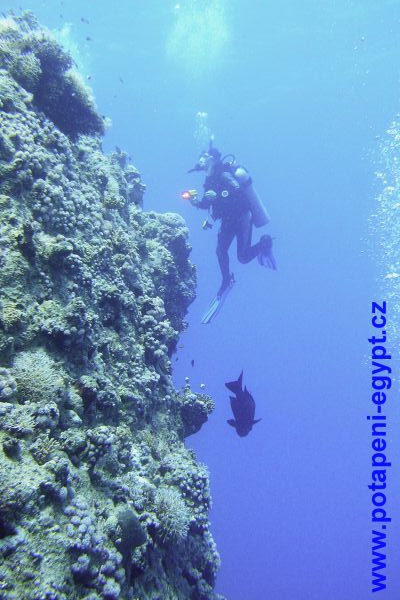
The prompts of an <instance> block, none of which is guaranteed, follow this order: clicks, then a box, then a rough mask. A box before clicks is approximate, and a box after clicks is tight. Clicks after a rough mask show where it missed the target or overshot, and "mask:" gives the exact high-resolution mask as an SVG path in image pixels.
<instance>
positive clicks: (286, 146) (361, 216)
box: [2, 0, 400, 600]
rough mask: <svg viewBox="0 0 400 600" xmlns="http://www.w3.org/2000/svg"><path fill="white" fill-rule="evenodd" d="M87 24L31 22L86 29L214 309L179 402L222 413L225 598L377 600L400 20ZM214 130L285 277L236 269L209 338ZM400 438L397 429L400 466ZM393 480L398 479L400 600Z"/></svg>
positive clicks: (45, 18) (185, 19)
mask: <svg viewBox="0 0 400 600" xmlns="http://www.w3.org/2000/svg"><path fill="white" fill-rule="evenodd" d="M2 4H4V8H11V7H13V6H14V7H18V6H21V4H20V3H13V2H8V3H7V2H5V1H4V0H2ZM83 4H84V3H82V2H79V1H78V0H64V2H57V1H54V0H51V1H50V0H48V1H43V2H40V1H39V0H31V1H30V2H26V3H24V4H23V7H24V8H32V9H33V10H34V11H35V12H36V14H37V15H38V16H39V18H40V20H41V21H42V22H43V23H44V24H45V25H47V26H48V27H50V28H61V27H63V26H65V24H66V23H69V24H71V27H70V34H69V38H70V39H72V40H74V42H75V43H76V44H77V47H78V49H79V53H80V59H81V61H82V65H83V69H84V73H85V76H90V77H91V79H90V84H91V85H92V87H93V89H94V92H95V95H96V98H97V102H98V105H99V107H100V109H101V111H102V112H103V113H104V114H106V115H108V116H110V117H111V118H112V121H113V126H112V128H111V129H110V131H109V132H108V134H107V136H106V138H105V143H104V147H105V149H106V150H111V149H112V148H113V146H114V145H118V146H120V147H122V148H124V149H126V150H127V151H128V152H129V153H130V155H131V156H132V160H133V162H134V164H135V165H136V166H137V167H138V168H139V169H140V170H141V172H142V175H143V179H144V181H145V182H146V183H147V185H148V191H147V194H146V199H145V209H146V210H152V209H154V210H157V211H177V212H179V213H181V214H182V215H183V216H184V217H185V219H186V220H187V223H188V227H189V230H190V242H191V244H192V246H193V252H192V260H193V261H194V262H195V263H196V265H197V266H198V298H197V300H196V301H195V303H194V304H193V305H192V307H191V309H190V312H189V315H188V320H189V324H190V326H189V329H188V331H187V332H186V333H185V334H184V335H183V336H182V345H183V348H181V349H180V351H179V355H178V359H179V360H178V361H177V362H175V374H174V379H175V382H176V384H177V385H178V386H181V385H183V383H184V378H185V377H186V376H189V377H190V381H191V384H192V386H193V389H195V390H199V385H200V383H205V384H206V386H207V387H206V390H207V391H208V392H209V393H210V394H211V395H212V396H213V397H214V399H215V401H216V405H217V408H216V410H215V413H214V415H213V416H212V418H211V419H210V422H209V423H208V424H207V425H206V426H204V427H203V429H202V431H201V432H200V433H199V434H198V435H197V436H194V437H193V438H191V439H189V440H188V443H189V445H190V446H192V447H193V448H195V449H196V451H197V454H198V456H199V458H200V460H202V461H203V462H205V463H206V464H207V465H208V467H209V469H210V472H211V484H212V494H213V500H214V508H213V511H212V515H211V520H212V530H213V534H214V536H215V539H216V541H217V544H218V547H219V550H220V553H221V558H222V568H221V571H220V574H219V577H218V583H217V590H218V591H220V592H221V593H223V594H225V595H226V596H227V597H228V599H229V600H260V599H264V598H265V599H267V598H269V599H272V600H293V599H294V598H295V599H296V600H320V599H321V598H324V599H325V600H338V599H339V598H340V599H341V600H363V599H364V598H369V597H372V594H371V593H370V562H369V561H370V524H369V509H370V495H369V492H368V490H367V487H366V486H367V485H368V483H369V477H370V474H369V472H370V467H369V462H370V449H369V444H370V438H369V433H368V431H369V430H368V424H367V422H366V419H365V417H366V415H367V414H368V412H369V393H370V390H369V385H370V373H369V367H368V360H367V358H368V353H369V347H368V344H367V342H366V340H367V338H368V336H369V335H370V334H371V328H370V325H369V319H370V302H371V300H373V299H376V300H379V299H380V298H381V292H380V291H379V288H378V286H377V284H376V283H375V281H376V273H375V266H374V261H373V259H372V257H371V256H370V254H368V253H365V250H366V249H367V248H368V247H369V246H370V244H369V242H368V239H367V238H368V237H369V236H370V231H369V229H368V217H369V215H370V214H371V213H372V212H373V210H374V194H375V193H376V189H377V188H376V184H375V181H374V171H375V169H376V168H377V162H378V156H377V147H378V140H377V137H380V136H384V132H385V130H386V128H387V126H388V125H389V123H390V121H391V120H392V119H393V118H394V117H395V115H396V113H397V111H399V109H400V107H399V64H400V33H399V22H400V3H399V2H398V1H390V0H379V2H377V1H376V0H359V1H356V0H336V1H333V0H325V1H324V2H318V1H317V0H302V2H299V1H296V0H290V1H281V2H279V3H278V2H275V3H272V2H271V3H270V2H265V1H261V0H252V2H251V3H249V2H244V0H234V1H228V0H219V1H218V0H215V1H211V0H209V1H204V0H203V1H199V0H198V1H196V0H191V1H187V0H186V1H182V2H179V3H178V2H174V1H171V2H170V1H169V0H168V1H167V0H165V1H164V2H161V1H155V0H148V1H142V2H139V1H136V0H131V1H128V0H119V1H118V2H108V1H106V0H99V1H97V2H90V3H89V2H87V3H85V4H87V6H84V7H82V6H83ZM81 17H84V18H85V19H88V20H89V24H87V23H84V22H82V21H81ZM177 26H180V27H181V29H180V31H183V32H184V35H183V36H182V37H181V38H179V37H178V33H177V31H178V30H177V29H176V27H177ZM87 36H89V37H90V38H91V39H90V40H86V37H87ZM171 48H172V50H171ZM197 111H206V112H207V113H208V115H209V116H208V124H209V126H210V128H211V130H212V131H213V132H214V134H215V136H216V143H217V145H218V146H219V147H220V149H221V150H222V151H223V152H224V153H227V152H233V153H235V154H236V156H237V158H238V160H239V161H240V162H241V163H242V164H245V165H246V166H247V167H248V168H249V170H250V171H251V174H252V176H253V180H254V182H255V185H256V187H257V189H258V191H259V192H260V194H261V195H262V197H263V198H264V199H265V202H266V203H267V206H268V209H269V211H270V214H271V216H272V221H271V224H270V225H269V226H268V227H267V231H268V232H270V233H272V234H273V235H274V236H276V241H275V248H276V258H277V261H278V266H279V269H278V271H277V272H276V273H273V272H270V271H268V270H266V269H263V268H261V267H259V265H258V264H256V263H255V264H250V265H247V266H242V265H237V264H236V261H234V262H233V270H234V272H235V275H236V280H237V283H236V286H235V288H234V291H233V292H232V293H231V295H230V297H229V298H228V300H227V302H226V305H225V307H224V311H223V313H221V315H220V316H219V317H218V319H217V320H216V321H215V322H214V323H213V324H212V325H210V326H203V325H200V324H199V322H200V319H201V315H202V313H203V312H204V310H205V308H206V307H207V305H208V303H209V302H210V300H211V298H212V296H213V295H214V294H215V291H216V290H217V288H218V285H219V273H218V268H217V264H216V258H215V238H216V232H217V227H216V226H215V227H214V229H213V230H212V231H211V232H210V231H208V232H203V231H202V230H201V227H200V224H201V221H202V218H203V214H202V213H199V212H198V211H196V210H194V209H193V208H192V207H190V206H189V205H187V204H185V203H184V202H183V201H182V200H181V199H180V198H179V195H178V194H179V192H180V191H181V190H183V189H185V188H186V187H200V186H201V184H202V178H201V176H200V175H198V174H195V175H191V176H189V175H187V174H186V171H187V169H188V168H190V167H191V166H192V165H193V163H194V161H195V160H196V157H197V152H198V149H199V148H198V146H196V142H195V133H196V119H195V115H196V113H197ZM263 232H264V231H261V232H259V231H256V232H255V239H257V238H258V235H259V234H260V233H263ZM372 247H374V244H373V243H372ZM232 254H234V253H233V252H232ZM192 359H194V360H195V367H194V368H192V367H191V366H190V361H191V360H192ZM241 369H244V380H245V383H246V384H247V386H248V387H249V389H250V390H251V392H252V393H253V396H254V398H255V399H256V403H257V416H258V417H262V419H263V420H262V421H261V423H260V424H258V425H257V426H256V427H255V429H254V430H253V432H252V433H251V434H250V435H249V436H248V437H247V438H245V439H240V438H239V437H237V436H236V434H235V432H234V431H233V429H231V428H229V427H228V426H227V425H226V419H228V418H230V416H231V414H230V408H229V400H228V391H227V390H226V389H225V387H224V382H225V381H228V380H231V379H234V378H236V377H237V376H238V375H239V373H240V371H241ZM394 402H395V399H393V405H394ZM394 406H395V405H394ZM399 426H400V424H399V411H398V410H395V409H393V412H392V427H393V436H392V439H391V443H392V446H393V451H392V455H391V458H392V460H393V461H394V463H396V458H397V465H398V458H399V457H398V452H395V450H394V446H395V440H397V441H398V439H399V437H398V435H397V431H396V428H398V427H399ZM396 478H397V480H398V479H399V469H398V466H396V464H395V466H394V467H393V469H392V480H391V484H390V485H391V487H390V491H389V493H388V495H389V502H390V507H391V511H392V514H393V516H394V518H395V521H394V523H393V526H392V527H391V528H390V530H389V535H390V538H389V548H388V555H389V569H388V575H389V577H390V579H389V583H388V585H389V589H388V591H387V592H385V593H384V594H382V597H384V598H386V599H389V600H392V599H398V598H399V597H400V596H399V593H400V592H399V584H400V576H399V570H398V567H397V564H398V562H399V560H400V552H399V548H398V542H399V539H400V538H399V535H398V527H399V510H398V508H397V509H396V504H398V503H399V499H400V492H399V486H398V483H395V479H396Z"/></svg>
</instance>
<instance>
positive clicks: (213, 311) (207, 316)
mask: <svg viewBox="0 0 400 600" xmlns="http://www.w3.org/2000/svg"><path fill="white" fill-rule="evenodd" d="M233 284H234V279H233V278H232V280H231V283H230V284H229V286H228V287H227V288H226V290H225V291H224V292H223V293H222V294H221V295H220V296H216V297H215V298H214V300H213V301H212V302H211V304H210V308H209V309H208V310H207V311H206V312H205V313H204V315H203V318H202V319H201V323H202V324H203V325H208V323H211V321H212V320H213V318H214V317H216V316H217V314H218V313H219V311H220V310H221V308H222V306H223V304H224V302H225V300H226V297H227V295H228V294H229V292H230V291H231V289H232V288H233Z"/></svg>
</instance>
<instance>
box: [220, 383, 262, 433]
mask: <svg viewBox="0 0 400 600" xmlns="http://www.w3.org/2000/svg"><path fill="white" fill-rule="evenodd" d="M242 379H243V371H242V372H241V373H240V376H239V379H238V380H237V381H229V382H228V383H225V386H226V387H227V388H228V390H230V391H231V392H233V393H234V394H235V396H229V398H230V401H231V408H232V412H233V416H234V417H235V418H234V419H228V421H227V423H229V425H231V426H232V427H234V428H235V429H236V433H237V434H238V435H240V437H244V436H246V435H247V434H248V433H249V432H250V431H251V430H252V429H253V425H255V424H256V423H258V422H259V421H261V419H254V416H255V412H256V403H255V402H254V399H253V396H252V395H251V394H250V392H249V390H248V389H247V387H246V386H245V388H244V389H243V388H242Z"/></svg>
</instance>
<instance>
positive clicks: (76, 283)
mask: <svg viewBox="0 0 400 600" xmlns="http://www.w3.org/2000/svg"><path fill="white" fill-rule="evenodd" d="M67 99H68V102H67ZM102 131H103V124H102V119H101V118H100V117H99V116H98V114H97V111H96V109H95V105H94V103H93V101H92V99H91V97H90V94H89V92H88V90H87V89H86V88H85V86H84V85H83V84H82V81H81V80H79V79H78V76H77V75H76V73H75V72H74V71H73V70H72V60H71V58H70V56H69V55H68V54H67V53H66V52H65V51H64V50H63V48H62V47H61V46H59V44H58V43H57V42H56V41H55V40H54V39H53V38H52V36H51V35H50V33H49V32H47V31H46V30H43V29H41V28H40V27H39V25H38V24H37V22H36V20H35V19H34V17H33V16H32V15H31V14H30V13H27V14H25V15H23V16H21V17H9V18H4V19H0V489H1V491H2V493H1V494H0V589H1V591H0V596H1V598H2V599H4V600H17V599H20V598H24V599H26V600H44V599H46V600H67V599H69V598H76V599H79V598H82V599H85V600H96V599H104V600H112V599H117V598H118V599H121V600H124V599H125V600H134V599H137V598H140V599H141V600H146V599H149V600H156V599H161V598H162V599H163V600H185V599H188V600H189V599H190V600H211V599H215V598H218V597H219V596H218V595H216V594H214V592H213V587H214V584H215V575H216V571H217V568H218V565H219V557H218V554H217V551H216V548H215V545H214V542H213V540H212V537H211V534H210V531H209V523H208V511H209V509H210V505H211V500H210V492H209V482H208V473H207V471H206V469H205V468H204V467H203V466H202V465H200V464H199V463H198V462H197V461H196V458H195V456H194V454H193V452H192V451H190V450H188V449H187V448H186V447H185V444H184V440H185V437H186V436H188V435H191V434H193V433H195V432H196V431H198V430H199V428H200V427H201V426H202V424H203V423H204V422H205V421H206V420H207V416H208V414H209V412H210V411H211V410H212V408H213V405H212V401H211V399H210V398H209V397H208V396H205V395H204V394H196V393H194V392H192V391H191V389H190V386H189V384H187V385H186V386H185V387H184V388H183V390H180V391H177V390H175V389H174V387H173V384H172V379H171V374H172V366H171V358H172V355H173V353H174V351H175V349H176V346H177V341H178V337H179V334H180V333H181V332H182V330H183V329H184V328H185V326H186V323H185V320H184V318H185V314H186V311H187V308H188V306H189V304H190V303H191V302H192V301H193V299H194V296H195V269H194V267H193V265H192V264H191V263H190V262H189V253H190V247H189V245H188V231H187V229H186V227H185V223H184V221H183V220H182V219H181V217H179V216H177V215H173V214H169V213H168V214H164V215H158V214H155V213H145V212H143V211H142V198H143V192H144V185H143V184H142V182H141V178H140V174H139V173H138V171H137V170H136V168H135V167H134V166H133V165H130V164H129V161H128V157H127V155H126V153H125V152H123V151H121V150H120V149H116V151H115V152H113V153H112V154H111V156H106V155H104V154H103V152H102V150H101V141H100V139H99V137H98V134H101V133H102Z"/></svg>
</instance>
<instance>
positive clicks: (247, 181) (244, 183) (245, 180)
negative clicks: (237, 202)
mask: <svg viewBox="0 0 400 600" xmlns="http://www.w3.org/2000/svg"><path fill="white" fill-rule="evenodd" d="M233 175H234V177H235V179H236V181H238V183H239V184H240V187H241V189H242V190H243V193H244V194H245V196H246V198H247V200H248V201H249V203H250V211H251V216H252V220H253V224H254V225H255V227H263V226H264V225H267V223H269V222H270V220H271V219H270V216H269V214H268V211H267V209H266V208H265V204H264V202H263V201H262V200H261V198H260V196H259V195H258V194H257V192H256V190H255V189H254V186H253V182H252V179H251V177H250V173H249V172H248V170H247V169H246V168H245V167H242V166H237V167H236V168H234V172H233Z"/></svg>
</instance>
